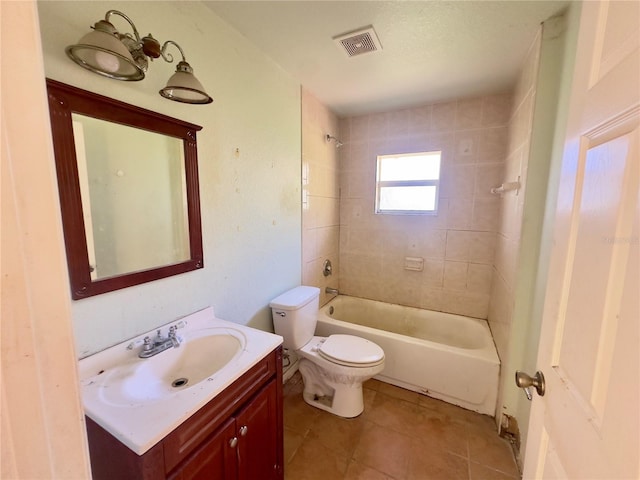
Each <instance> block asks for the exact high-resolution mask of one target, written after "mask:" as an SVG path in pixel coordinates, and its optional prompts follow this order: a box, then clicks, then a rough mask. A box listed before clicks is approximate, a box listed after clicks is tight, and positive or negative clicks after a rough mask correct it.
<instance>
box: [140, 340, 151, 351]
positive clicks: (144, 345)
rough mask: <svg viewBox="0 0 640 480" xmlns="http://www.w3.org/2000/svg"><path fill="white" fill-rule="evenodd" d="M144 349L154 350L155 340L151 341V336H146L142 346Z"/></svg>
mask: <svg viewBox="0 0 640 480" xmlns="http://www.w3.org/2000/svg"><path fill="white" fill-rule="evenodd" d="M142 350H143V351H144V352H149V351H151V350H153V342H151V338H150V337H144V344H143V346H142Z"/></svg>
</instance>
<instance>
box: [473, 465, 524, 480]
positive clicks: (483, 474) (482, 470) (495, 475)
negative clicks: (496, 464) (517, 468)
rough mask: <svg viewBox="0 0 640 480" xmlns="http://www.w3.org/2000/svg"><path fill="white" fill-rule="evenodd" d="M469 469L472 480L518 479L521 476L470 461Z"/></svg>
mask: <svg viewBox="0 0 640 480" xmlns="http://www.w3.org/2000/svg"><path fill="white" fill-rule="evenodd" d="M469 471H470V480H518V478H520V477H519V476H518V475H507V474H506V473H502V472H499V471H497V470H493V469H491V468H489V467H485V466H484V465H480V464H479V463H475V462H470V469H469Z"/></svg>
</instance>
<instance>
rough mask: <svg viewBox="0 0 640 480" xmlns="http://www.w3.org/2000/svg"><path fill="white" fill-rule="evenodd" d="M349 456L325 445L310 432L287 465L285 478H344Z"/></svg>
mask: <svg viewBox="0 0 640 480" xmlns="http://www.w3.org/2000/svg"><path fill="white" fill-rule="evenodd" d="M347 462H348V458H347V457H346V456H342V455H337V454H336V453H335V452H333V451H331V450H330V449H329V448H327V447H325V446H324V445H323V444H322V443H321V442H320V441H318V439H317V437H315V434H314V433H313V432H310V433H309V434H308V435H307V437H306V438H305V439H304V441H303V442H302V445H300V447H299V448H298V450H297V451H296V453H295V455H294V457H293V459H292V460H291V461H290V462H289V463H288V464H286V465H285V469H284V473H285V480H327V479H331V480H335V479H342V478H344V475H345V473H346V471H347Z"/></svg>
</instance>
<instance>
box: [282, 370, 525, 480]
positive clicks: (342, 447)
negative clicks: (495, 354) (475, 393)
mask: <svg viewBox="0 0 640 480" xmlns="http://www.w3.org/2000/svg"><path fill="white" fill-rule="evenodd" d="M302 390H303V382H302V377H301V376H300V373H299V372H298V373H296V374H295V375H294V376H293V377H292V378H291V379H290V380H289V381H288V382H287V384H286V385H285V388H284V389H283V392H284V396H283V400H284V424H285V432H284V436H285V479H286V480H315V479H325V480H326V479H329V480H429V479H437V480H444V479H446V480H449V479H452V480H455V479H460V480H489V479H490V480H518V479H519V478H520V476H519V473H518V470H517V467H516V463H515V460H514V457H513V453H512V450H511V445H510V444H509V443H508V442H507V441H506V440H504V439H502V438H500V437H499V436H498V434H497V428H496V425H495V420H494V419H493V418H491V417H489V416H487V415H480V414H478V413H476V412H471V411H469V410H465V409H462V408H460V407H457V406H455V405H451V404H448V403H446V402H442V401H440V400H435V399H432V398H429V397H426V396H423V395H420V394H418V393H416V392H410V391H407V390H404V389H401V388H399V387H396V386H393V385H388V384H386V383H383V382H380V381H377V380H369V381H368V382H365V384H364V389H363V395H364V403H365V411H364V412H363V413H362V414H361V415H360V416H358V417H356V418H353V419H344V418H340V417H337V416H335V415H332V414H330V413H328V412H325V411H323V410H319V409H317V408H315V407H312V406H310V405H308V404H307V403H305V402H304V400H303V398H302Z"/></svg>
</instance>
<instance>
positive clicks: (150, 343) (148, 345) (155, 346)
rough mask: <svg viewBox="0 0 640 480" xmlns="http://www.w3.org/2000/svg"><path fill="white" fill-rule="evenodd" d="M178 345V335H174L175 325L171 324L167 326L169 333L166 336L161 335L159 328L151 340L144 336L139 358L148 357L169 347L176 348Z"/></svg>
mask: <svg viewBox="0 0 640 480" xmlns="http://www.w3.org/2000/svg"><path fill="white" fill-rule="evenodd" d="M179 346H180V337H178V336H177V335H176V327H175V326H174V325H172V326H171V327H169V335H168V336H167V337H163V336H162V332H161V331H160V330H159V329H158V331H157V333H156V337H155V338H154V339H153V340H151V337H148V336H147V337H144V343H143V345H142V351H141V352H140V353H139V354H138V356H139V357H140V358H149V357H153V356H154V355H157V354H159V353H160V352H164V351H165V350H167V349H169V348H172V347H173V348H178V347H179Z"/></svg>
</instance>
